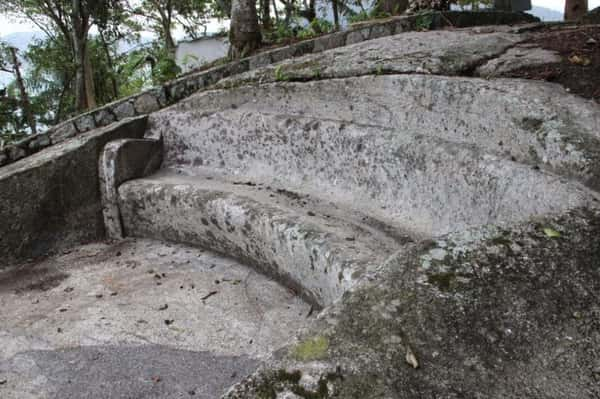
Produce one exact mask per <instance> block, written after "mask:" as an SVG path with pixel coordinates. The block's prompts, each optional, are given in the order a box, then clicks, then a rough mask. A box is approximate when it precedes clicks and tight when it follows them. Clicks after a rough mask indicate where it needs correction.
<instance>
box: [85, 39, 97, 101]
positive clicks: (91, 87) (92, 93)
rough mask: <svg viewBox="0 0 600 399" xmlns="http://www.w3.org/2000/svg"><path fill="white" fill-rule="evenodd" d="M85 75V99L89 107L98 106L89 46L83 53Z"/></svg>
mask: <svg viewBox="0 0 600 399" xmlns="http://www.w3.org/2000/svg"><path fill="white" fill-rule="evenodd" d="M83 56H84V59H83V76H84V77H85V100H86V103H87V107H88V109H92V108H96V107H97V106H98V104H97V103H96V85H95V84H94V70H93V68H92V63H91V61H90V54H89V53H88V51H87V46H86V49H85V52H84V54H83Z"/></svg>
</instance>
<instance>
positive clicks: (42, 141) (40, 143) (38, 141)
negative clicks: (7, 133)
mask: <svg viewBox="0 0 600 399" xmlns="http://www.w3.org/2000/svg"><path fill="white" fill-rule="evenodd" d="M50 144H52V142H51V140H50V136H49V135H48V134H47V133H43V134H39V135H37V136H35V137H34V138H33V140H31V141H30V142H29V146H28V147H29V151H30V152H38V151H39V150H41V149H43V148H46V147H48V146H49V145H50Z"/></svg>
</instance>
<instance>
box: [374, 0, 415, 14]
mask: <svg viewBox="0 0 600 399" xmlns="http://www.w3.org/2000/svg"><path fill="white" fill-rule="evenodd" d="M375 7H376V9H377V11H379V12H383V13H386V14H390V15H400V14H402V13H403V12H404V11H406V9H407V8H408V0H379V1H377V2H376V5H375Z"/></svg>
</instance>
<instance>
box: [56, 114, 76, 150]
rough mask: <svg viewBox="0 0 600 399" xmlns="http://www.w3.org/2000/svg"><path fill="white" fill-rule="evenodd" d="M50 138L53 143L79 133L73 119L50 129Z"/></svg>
mask: <svg viewBox="0 0 600 399" xmlns="http://www.w3.org/2000/svg"><path fill="white" fill-rule="evenodd" d="M49 135H50V139H51V141H52V143H53V144H56V143H60V142H63V141H65V140H67V139H69V138H71V137H75V136H76V135H77V129H75V125H74V124H73V121H72V120H68V121H66V122H63V123H61V124H59V125H56V126H54V127H53V128H52V129H50V131H49Z"/></svg>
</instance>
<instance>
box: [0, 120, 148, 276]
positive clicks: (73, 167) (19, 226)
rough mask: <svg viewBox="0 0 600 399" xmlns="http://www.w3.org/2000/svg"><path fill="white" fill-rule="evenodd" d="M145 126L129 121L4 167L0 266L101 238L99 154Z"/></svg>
mask: <svg viewBox="0 0 600 399" xmlns="http://www.w3.org/2000/svg"><path fill="white" fill-rule="evenodd" d="M145 126H146V118H145V117H142V118H137V119H132V120H126V121H123V122H121V123H118V124H116V125H113V126H111V127H108V128H104V129H100V130H96V131H93V132H90V133H88V134H83V135H81V136H78V137H77V138H75V139H73V140H70V141H68V142H64V143H62V144H59V145H55V146H53V147H50V148H48V149H45V150H43V151H40V152H38V153H36V154H34V155H32V156H31V157H29V158H27V159H26V160H22V161H21V162H16V163H13V164H11V165H8V166H5V167H3V168H2V169H0V193H2V196H1V197H0V220H2V223H1V224H0V259H1V260H0V267H3V266H6V265H7V264H10V262H11V261H13V260H15V259H24V258H31V257H36V256H40V255H43V254H45V253H46V252H48V251H53V250H57V249H60V248H65V247H68V246H71V245H73V244H75V243H79V242H85V241H90V240H94V239H99V238H101V237H103V235H104V226H103V222H102V212H101V205H100V191H99V188H98V158H99V156H100V152H101V150H102V149H103V147H104V144H106V143H107V142H108V141H110V140H114V139H119V138H125V137H142V136H143V134H144V129H145Z"/></svg>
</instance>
